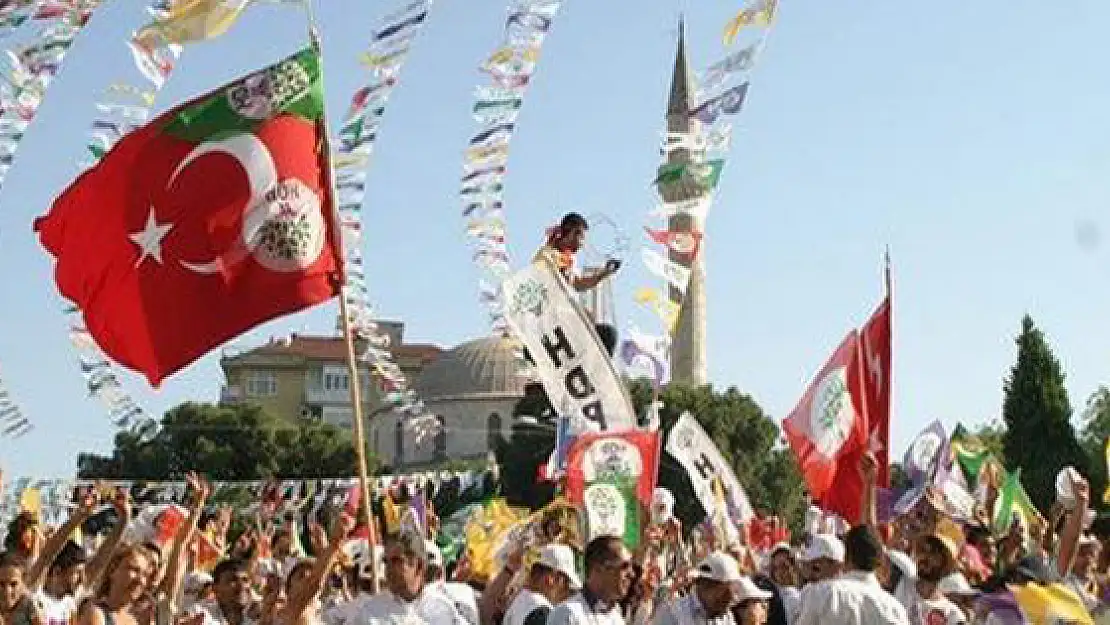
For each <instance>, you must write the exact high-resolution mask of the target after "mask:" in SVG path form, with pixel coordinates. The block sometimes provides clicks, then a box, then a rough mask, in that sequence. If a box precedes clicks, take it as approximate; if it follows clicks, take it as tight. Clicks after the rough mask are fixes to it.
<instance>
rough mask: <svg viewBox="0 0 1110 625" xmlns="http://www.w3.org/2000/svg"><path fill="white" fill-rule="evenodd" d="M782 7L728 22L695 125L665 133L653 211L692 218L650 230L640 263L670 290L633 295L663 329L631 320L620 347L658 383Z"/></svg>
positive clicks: (762, 6) (702, 88) (699, 97)
mask: <svg viewBox="0 0 1110 625" xmlns="http://www.w3.org/2000/svg"><path fill="white" fill-rule="evenodd" d="M777 6H778V0H750V1H749V2H748V3H747V4H745V5H744V6H743V7H742V8H741V9H740V11H739V12H738V13H737V14H736V15H735V16H734V17H733V18H731V19H730V20H729V21H728V23H727V24H726V25H725V32H724V46H725V54H724V56H723V57H721V58H720V59H719V60H718V61H716V62H715V63H713V64H712V65H710V66H709V67H708V68H707V69H706V70H704V71H703V72H701V74H700V75H699V76H698V80H697V81H696V84H697V87H698V89H697V93H696V100H695V104H694V105H693V108H692V109H691V110H690V112H689V113H690V117H691V118H692V122H693V123H692V124H691V126H692V130H691V131H690V132H685V131H684V132H667V133H666V135H665V137H664V142H663V146H662V150H661V151H662V153H663V154H664V156H665V160H664V163H663V165H662V166H661V167H660V168H659V170H658V174H657V176H656V178H655V180H654V182H653V184H654V185H655V187H656V188H657V189H658V191H659V194H660V196H661V197H662V198H663V201H662V202H661V203H660V204H659V205H658V206H656V207H655V208H654V209H653V210H652V211H650V213H649V216H650V217H653V218H662V219H663V220H666V221H669V220H670V219H671V218H673V217H676V216H687V217H688V220H686V221H687V222H688V223H689V226H688V227H685V228H681V229H679V228H676V229H673V230H672V229H671V228H670V227H668V226H667V225H666V224H664V225H663V226H662V227H661V228H660V227H655V228H653V227H646V228H644V231H645V235H646V237H647V238H648V239H649V241H650V243H649V244H648V245H645V246H644V247H643V248H642V249H641V259H642V262H643V264H644V266H645V267H646V268H647V270H648V272H650V273H651V274H652V275H654V276H655V277H657V278H661V279H662V280H663V281H664V283H665V284H666V285H667V291H668V292H669V293H668V292H664V291H663V290H661V289H659V288H655V287H649V286H645V287H641V288H638V289H636V290H635V292H634V293H633V299H634V300H635V301H636V303H637V304H640V305H641V306H644V307H646V308H647V309H649V310H650V311H651V312H652V313H653V314H654V315H655V316H656V317H658V318H659V320H660V322H661V325H662V327H663V330H664V331H663V333H662V334H661V335H653V334H649V333H644V332H641V331H640V330H639V329H638V328H636V327H635V326H631V327H629V329H628V330H627V331H626V336H627V338H626V339H625V340H624V341H623V342H622V343H621V347H620V358H621V360H622V362H623V364H624V366H625V367H626V369H627V370H629V371H631V372H634V373H635V374H637V375H643V376H646V377H649V378H650V379H651V380H652V381H653V382H654V383H655V384H656V386H659V385H662V384H663V383H664V382H665V381H666V379H667V378H668V377H669V364H670V363H669V362H668V360H669V353H670V349H669V348H670V342H671V336H672V335H673V333H674V331H675V327H676V325H677V323H678V317H679V312H680V311H681V309H682V303H683V301H684V299H685V296H686V291H687V289H688V288H689V284H690V276H691V273H692V271H693V270H694V262H695V260H696V259H697V258H698V255H699V254H700V253H701V251H702V247H703V244H704V238H705V232H704V227H705V220H706V217H707V216H708V213H709V207H710V205H711V204H712V199H713V194H714V193H715V192H716V190H717V185H718V183H719V181H720V178H721V171H722V170H723V169H724V165H725V161H726V158H727V156H728V152H729V150H730V148H731V145H732V121H731V120H732V118H733V117H734V116H735V115H737V114H738V113H739V112H740V110H741V109H742V108H743V105H744V101H745V99H746V97H747V93H748V85H749V77H750V74H751V71H752V69H753V68H754V67H755V63H756V60H757V58H758V57H759V54H760V52H761V51H762V50H763V48H764V46H765V44H766V41H767V37H768V35H769V34H770V31H771V26H772V24H773V23H774V19H775V11H776V9H777ZM737 46H739V47H738V48H737ZM672 157H675V158H672ZM676 191H677V192H676ZM659 247H662V248H663V250H664V253H660V251H658V248H659Z"/></svg>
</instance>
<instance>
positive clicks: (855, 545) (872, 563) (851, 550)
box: [844, 525, 883, 573]
mask: <svg viewBox="0 0 1110 625" xmlns="http://www.w3.org/2000/svg"><path fill="white" fill-rule="evenodd" d="M844 557H845V559H846V560H847V561H848V563H849V564H850V565H851V566H852V568H853V569H855V570H857V571H865V572H868V573H870V572H871V571H874V570H875V569H877V568H879V562H880V561H881V560H882V557H883V544H882V543H881V542H880V541H879V537H878V536H877V535H875V531H874V530H872V529H871V528H870V527H869V526H867V525H857V526H855V527H853V528H852V529H850V530H848V534H847V536H845V537H844Z"/></svg>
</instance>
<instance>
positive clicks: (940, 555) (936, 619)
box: [895, 519, 967, 625]
mask: <svg viewBox="0 0 1110 625" xmlns="http://www.w3.org/2000/svg"><path fill="white" fill-rule="evenodd" d="M961 535H962V532H961V530H960V528H959V527H956V526H955V524H954V523H952V521H950V520H948V519H943V520H941V521H940V522H939V523H938V524H937V527H936V529H935V530H934V531H933V532H932V533H930V534H927V535H925V536H922V537H921V538H920V539H919V540H918V541H917V544H916V546H915V549H914V565H915V568H916V569H917V575H905V576H904V577H903V578H902V581H901V583H899V584H898V587H897V589H896V590H895V596H897V597H898V600H899V601H900V602H901V603H902V607H904V608H906V613H907V614H908V615H909V617H910V625H941V624H943V625H962V624H963V623H966V622H967V617H966V615H964V613H963V611H962V610H961V609H960V607H959V606H958V605H956V604H955V603H953V602H952V601H951V600H950V599H948V598H947V597H945V596H944V593H943V592H941V589H940V581H941V580H942V579H944V578H945V576H947V575H948V574H949V573H952V572H953V571H955V570H956V564H957V558H959V554H960V546H959V545H958V544H957V543H956V539H955V538H953V537H955V536H961Z"/></svg>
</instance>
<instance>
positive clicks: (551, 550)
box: [501, 544, 582, 625]
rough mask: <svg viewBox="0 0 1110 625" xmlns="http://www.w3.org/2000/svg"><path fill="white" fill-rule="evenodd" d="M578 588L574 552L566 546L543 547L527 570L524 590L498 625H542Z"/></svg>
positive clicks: (518, 594) (519, 593) (580, 586)
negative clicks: (555, 607) (558, 605)
mask: <svg viewBox="0 0 1110 625" xmlns="http://www.w3.org/2000/svg"><path fill="white" fill-rule="evenodd" d="M581 588H582V582H581V580H579V579H578V572H577V571H576V570H575V566H574V551H572V550H571V548H570V547H567V546H566V545H557V544H551V545H545V546H543V547H541V548H540V552H539V555H538V556H537V557H536V561H535V563H533V564H532V568H530V569H528V578H527V579H526V580H525V582H524V588H521V589H520V592H518V593H517V595H516V597H513V601H512V603H510V604H509V609H508V610H506V611H505V616H504V618H502V619H501V625H544V624H545V623H547V617H548V614H549V613H550V612H551V606H553V605H556V604H559V603H562V602H563V601H566V600H567V597H569V596H570V593H572V592H577V591H578V590H579V589H581Z"/></svg>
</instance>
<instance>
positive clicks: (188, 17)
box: [135, 0, 252, 48]
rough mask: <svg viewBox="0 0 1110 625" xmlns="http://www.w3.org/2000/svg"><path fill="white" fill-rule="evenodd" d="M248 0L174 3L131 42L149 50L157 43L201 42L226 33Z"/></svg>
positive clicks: (141, 30)
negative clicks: (147, 47)
mask: <svg viewBox="0 0 1110 625" xmlns="http://www.w3.org/2000/svg"><path fill="white" fill-rule="evenodd" d="M251 1H252V0H177V1H176V2H174V3H173V5H172V6H171V7H170V10H169V14H168V15H166V16H165V17H164V18H162V19H160V20H156V21H154V22H151V23H150V24H147V25H146V26H143V27H142V28H140V29H139V31H138V32H137V33H136V34H135V39H136V40H137V41H139V42H140V43H143V44H147V45H149V47H151V48H153V47H156V46H157V45H158V44H160V43H163V42H165V43H178V44H180V43H188V42H192V41H204V40H205V39H212V38H214V37H219V36H220V35H222V34H224V33H226V32H227V31H228V29H229V28H231V26H232V24H234V23H235V20H237V19H239V16H240V15H242V14H243V11H244V10H245V9H246V8H247V5H249V4H250V3H251Z"/></svg>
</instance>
